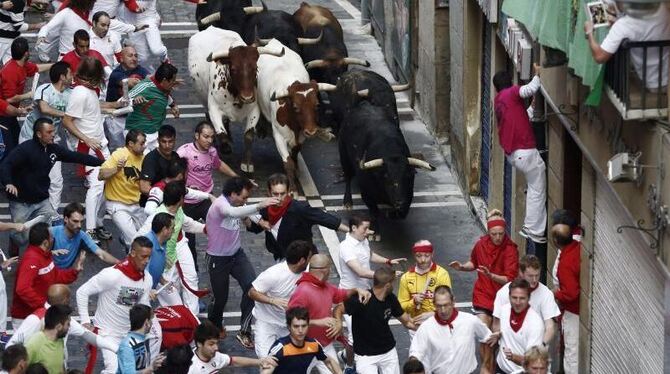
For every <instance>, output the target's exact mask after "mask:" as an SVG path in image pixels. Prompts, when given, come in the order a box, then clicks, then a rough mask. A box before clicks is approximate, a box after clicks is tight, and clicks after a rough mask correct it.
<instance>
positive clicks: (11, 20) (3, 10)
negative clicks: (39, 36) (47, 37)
mask: <svg viewBox="0 0 670 374" xmlns="http://www.w3.org/2000/svg"><path fill="white" fill-rule="evenodd" d="M25 5H26V3H25V1H23V0H10V1H5V2H3V4H2V6H1V7H0V30H2V31H0V62H1V63H2V64H6V63H7V62H8V61H9V59H10V58H12V56H11V46H12V42H13V41H14V40H15V39H16V38H18V37H19V36H21V33H22V32H26V31H29V30H39V29H40V28H42V27H43V26H44V25H46V22H39V23H26V22H25V18H24V10H25Z"/></svg>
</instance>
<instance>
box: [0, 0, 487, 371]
mask: <svg viewBox="0 0 670 374" xmlns="http://www.w3.org/2000/svg"><path fill="white" fill-rule="evenodd" d="M300 2H301V1H299V0H290V1H289V0H285V1H281V2H268V5H269V7H270V8H273V9H282V10H285V11H288V12H290V13H292V12H293V11H294V10H295V9H297V7H298V6H299V4H300ZM159 3H160V6H161V11H162V13H161V14H162V15H163V22H164V25H165V27H164V28H165V33H164V38H165V40H166V44H167V46H168V48H169V50H170V59H171V60H172V62H173V63H174V64H175V65H176V66H177V67H178V68H179V72H180V74H181V75H182V77H184V78H187V82H188V80H189V79H188V71H187V64H186V60H187V56H186V53H187V45H188V39H187V37H188V35H190V34H192V33H193V32H194V30H195V25H194V24H193V21H194V7H193V5H192V4H187V3H184V2H181V1H174V0H159ZM313 3H317V4H320V5H324V6H326V7H329V8H330V9H332V10H333V12H334V13H335V15H336V16H337V17H338V18H339V19H340V21H341V23H342V25H343V28H344V31H345V39H346V42H347V46H348V48H349V53H350V56H353V57H361V58H365V59H367V60H368V61H370V62H371V64H372V67H371V69H373V70H375V71H377V72H378V73H380V74H382V75H383V76H385V77H386V78H387V79H389V80H390V81H391V82H393V77H392V75H391V74H390V72H389V71H388V68H387V67H386V64H385V63H384V60H383V56H382V54H381V50H380V48H379V46H378V45H377V43H376V41H375V40H374V38H373V37H372V36H370V35H362V34H361V33H360V32H359V25H360V21H359V17H360V13H359V11H358V9H357V8H356V6H358V4H357V3H358V2H353V4H355V5H356V6H352V4H351V3H348V2H346V1H345V0H318V1H314V2H313ZM176 100H177V102H178V103H179V105H180V107H181V109H182V114H183V115H182V118H180V119H172V118H171V119H168V120H167V123H170V124H173V125H174V126H175V127H176V128H177V129H178V139H177V140H178V141H177V142H178V144H183V143H185V142H188V141H190V140H191V139H192V129H193V127H194V126H195V124H196V123H197V122H198V121H200V120H201V119H203V118H204V109H203V108H202V105H201V103H200V102H198V101H197V99H196V98H195V96H194V92H193V90H192V89H191V88H190V85H189V84H186V85H185V86H184V87H182V88H180V89H179V91H177V93H176ZM398 107H399V111H400V114H401V128H402V130H403V133H404V134H405V137H406V139H407V142H408V144H409V146H410V149H411V151H412V152H414V153H421V154H423V156H424V157H425V159H426V160H428V161H429V162H431V163H432V164H433V165H435V166H437V170H436V171H435V172H432V173H429V172H424V171H419V172H418V173H417V177H416V183H415V198H414V204H413V206H412V209H411V211H410V214H409V216H408V217H407V218H406V219H405V220H402V221H382V223H381V229H382V232H383V238H382V241H381V242H379V243H373V249H374V250H376V251H379V252H380V253H382V254H383V255H385V256H388V257H411V253H410V249H409V248H410V247H411V244H412V243H413V242H415V241H416V240H419V239H429V240H431V241H432V242H433V243H434V245H435V247H436V249H437V252H436V258H437V261H438V262H439V263H440V264H446V263H447V262H448V261H450V260H454V259H460V260H462V259H466V258H467V257H468V256H469V252H470V249H471V247H472V245H473V243H474V242H475V241H476V239H477V238H478V237H479V236H480V235H481V231H480V229H479V228H478V226H477V225H476V223H475V220H474V219H473V217H472V215H471V213H470V211H469V210H468V208H467V206H466V204H465V201H464V200H463V196H462V194H461V192H460V191H459V189H458V186H457V184H456V182H455V180H454V176H453V175H452V173H451V171H450V170H449V168H448V167H447V165H446V164H445V162H444V160H443V158H442V156H441V155H440V153H439V151H438V147H437V144H436V143H435V141H434V139H433V138H432V137H431V136H430V134H429V133H428V131H427V130H426V128H425V126H424V124H423V123H422V122H421V120H420V119H419V118H418V116H417V115H416V113H414V112H413V111H412V110H411V108H409V105H408V101H407V97H406V96H404V95H402V94H399V95H398ZM231 127H232V129H233V130H232V133H233V139H234V141H235V144H234V152H233V154H232V155H230V156H227V157H226V161H227V162H228V163H229V164H230V165H231V166H232V167H234V168H235V169H237V170H239V162H240V158H241V155H242V144H243V141H242V133H241V132H242V130H241V128H242V127H241V126H237V125H235V124H234V125H233V126H231ZM303 156H304V161H305V163H304V164H305V165H306V167H307V169H306V170H305V169H303V170H302V173H301V184H302V187H303V190H304V191H305V193H306V194H307V196H308V197H309V201H310V203H311V204H312V205H314V206H320V207H321V206H322V207H324V208H325V209H326V210H328V211H331V212H333V213H334V214H336V215H338V216H340V217H342V218H344V219H346V218H347V217H348V214H349V213H348V212H345V211H342V209H341V206H342V201H341V198H342V196H341V195H342V193H343V192H344V184H343V183H341V182H339V180H340V179H341V168H340V166H339V158H338V153H337V147H336V143H335V142H331V143H324V142H322V141H320V140H311V141H308V142H306V143H305V146H304V148H303ZM253 158H254V163H255V165H256V173H255V174H254V175H253V177H254V178H255V179H256V181H257V182H259V184H260V185H263V184H264V181H265V180H266V178H267V176H269V175H270V174H271V173H274V172H277V171H280V170H281V167H282V165H281V160H280V159H279V155H278V154H277V151H276V149H275V146H274V143H273V141H272V139H268V138H266V139H260V140H257V141H256V142H255V143H254V155H253ZM64 173H65V191H64V196H63V202H70V201H79V202H83V201H84V196H85V189H84V187H83V185H82V183H81V180H79V179H77V178H76V177H75V175H74V169H73V168H72V167H71V166H65V167H64ZM222 181H223V178H222V177H221V176H217V178H216V185H215V188H216V189H217V190H218V189H220V188H221V186H222ZM354 193H356V192H354ZM262 195H263V191H262V189H260V190H257V191H254V193H253V196H254V197H261V196H262ZM354 204H355V208H356V209H362V208H363V203H362V201H361V200H360V198H358V199H355V200H354ZM8 214H9V212H8V210H7V204H6V200H5V199H4V196H3V197H0V218H2V219H3V220H4V219H7V216H8ZM108 222H109V225H110V226H113V225H112V224H111V221H108ZM111 229H112V231H113V232H115V233H116V230H115V228H113V227H111ZM314 231H315V232H314V234H315V238H317V240H316V243H317V245H318V247H319V248H320V250H322V252H327V253H330V254H331V255H333V256H336V251H337V245H336V244H337V240H342V238H343V236H341V235H340V236H339V237H338V236H336V235H335V234H334V233H333V232H332V231H328V230H323V229H316V228H315V229H314ZM198 240H199V241H198V243H199V244H198V248H199V249H200V250H201V252H200V253H201V255H200V258H199V261H200V263H201V268H204V266H202V261H203V257H204V256H202V253H203V251H204V246H203V243H204V237H199V238H198ZM242 241H243V243H244V244H243V245H244V248H245V249H246V250H247V251H248V253H251V254H252V255H251V256H250V258H251V259H252V262H253V266H254V268H255V270H256V272H257V273H258V272H261V271H263V270H264V269H266V268H267V267H269V266H270V265H271V264H272V263H273V261H272V257H271V256H270V255H269V254H268V253H267V252H266V251H265V248H264V245H263V237H262V236H256V235H253V234H247V233H244V234H243V238H242ZM0 245H2V246H3V247H4V248H6V239H5V238H4V237H3V239H2V240H1V241H0ZM107 245H108V247H109V250H110V251H111V252H112V253H113V254H114V255H116V256H117V257H122V250H121V248H120V246H119V245H118V242H116V241H115V240H113V241H111V242H109V243H107ZM104 266H105V265H104V264H103V263H101V262H100V261H97V260H95V259H93V258H92V256H89V259H88V260H87V263H86V269H85V271H84V274H83V275H82V276H81V277H80V279H79V280H78V281H77V282H76V283H75V284H74V285H73V288H76V287H78V285H80V284H81V283H83V281H85V280H86V279H88V278H89V277H90V276H91V275H93V274H95V273H96V272H98V271H99V270H100V269H102V268H103V267H104ZM332 273H333V282H337V272H336V271H333V272H332ZM451 275H452V281H453V286H454V291H455V293H456V297H457V301H459V302H462V303H464V304H465V305H467V303H468V302H469V301H470V295H471V291H472V281H473V279H474V278H473V274H469V273H453V272H452V274H451ZM5 279H6V280H7V283H8V290H10V291H9V292H8V293H10V295H9V297H10V303H11V290H12V289H13V283H14V282H13V274H5ZM200 282H201V285H203V286H205V285H208V279H207V274H205V273H201V279H200ZM240 297H241V291H240V289H239V287H238V285H237V283H235V282H232V285H231V300H230V301H229V303H228V305H227V308H226V324H227V325H228V329H229V330H233V331H234V330H236V328H237V326H236V325H238V324H239V317H237V316H239V310H240V309H239V300H240ZM93 308H94V305H92V309H93ZM393 330H394V334H395V335H396V339H397V340H398V352H399V355H400V359H401V361H402V360H404V359H405V358H406V357H407V350H408V348H409V347H408V346H409V342H408V338H407V333H406V332H405V331H403V328H402V327H401V326H394V327H393ZM69 349H70V363H69V364H70V367H72V368H83V366H84V362H85V360H86V352H85V351H84V349H83V345H82V344H81V341H77V340H76V339H71V341H70V342H69ZM221 349H222V350H223V351H225V352H228V353H231V354H234V355H253V352H251V351H247V350H244V349H243V348H241V347H240V346H239V344H237V342H236V341H235V340H234V338H232V337H231V338H227V339H225V340H224V341H222V343H221ZM99 361H100V360H99ZM98 367H100V362H98ZM224 372H226V371H225V370H224ZM228 372H236V373H243V372H244V373H246V372H249V373H253V372H256V371H255V370H242V369H235V370H229V371H228Z"/></svg>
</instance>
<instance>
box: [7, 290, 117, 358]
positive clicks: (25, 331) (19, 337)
mask: <svg viewBox="0 0 670 374" xmlns="http://www.w3.org/2000/svg"><path fill="white" fill-rule="evenodd" d="M70 296H71V293H70V288H69V287H68V286H66V285H64V284H53V285H51V286H50V287H49V289H48V290H47V302H46V303H44V307H43V308H39V309H37V310H35V311H34V312H33V313H32V314H31V315H29V316H28V317H26V319H25V320H24V321H23V323H21V326H19V328H18V329H17V330H16V331H14V335H12V338H11V339H10V340H9V342H7V347H10V346H12V345H14V344H19V343H21V344H23V343H25V342H26V341H28V339H30V337H31V336H33V335H34V334H36V333H38V332H40V331H41V330H42V328H43V327H44V315H45V314H46V312H47V309H49V308H50V307H51V306H52V305H70ZM67 336H78V337H80V338H82V339H84V341H86V342H87V343H89V344H92V345H95V346H97V347H98V348H101V349H108V350H111V351H113V352H116V350H117V349H118V346H117V345H115V344H112V343H111V342H110V341H108V340H107V339H105V338H104V337H101V336H98V335H95V334H94V333H92V332H91V331H89V330H87V329H85V328H84V327H83V326H82V325H81V324H80V323H79V322H77V321H75V320H74V319H70V329H69V330H68V332H67ZM67 336H66V337H65V339H67ZM65 347H66V348H65V360H66V362H67V341H66V344H65Z"/></svg>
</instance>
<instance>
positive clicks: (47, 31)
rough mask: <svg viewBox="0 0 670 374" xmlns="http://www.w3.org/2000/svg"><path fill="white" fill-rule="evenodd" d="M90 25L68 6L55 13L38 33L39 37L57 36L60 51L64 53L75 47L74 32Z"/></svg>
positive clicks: (86, 28) (85, 28)
mask: <svg viewBox="0 0 670 374" xmlns="http://www.w3.org/2000/svg"><path fill="white" fill-rule="evenodd" d="M89 27H90V25H89V24H88V22H87V21H86V20H85V19H83V18H81V17H79V16H78V15H77V13H75V12H74V11H73V10H72V9H71V8H70V7H66V8H64V9H63V10H61V11H59V12H57V13H56V14H54V16H53V17H52V18H51V19H50V20H49V22H47V24H46V25H44V27H42V28H41V29H40V31H39V32H38V33H37V37H38V38H42V37H44V38H46V37H47V36H50V37H57V38H58V53H60V54H61V55H64V54H66V53H68V52H70V51H71V50H73V49H74V45H73V43H72V41H73V40H74V33H75V32H77V30H80V29H83V30H88V28H89Z"/></svg>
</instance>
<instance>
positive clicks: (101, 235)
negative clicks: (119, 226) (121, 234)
mask: <svg viewBox="0 0 670 374" xmlns="http://www.w3.org/2000/svg"><path fill="white" fill-rule="evenodd" d="M95 233H96V235H97V236H98V239H100V240H110V239H111V238H112V233H111V232H109V231H107V230H106V229H105V228H104V227H97V228H96V229H95Z"/></svg>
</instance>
